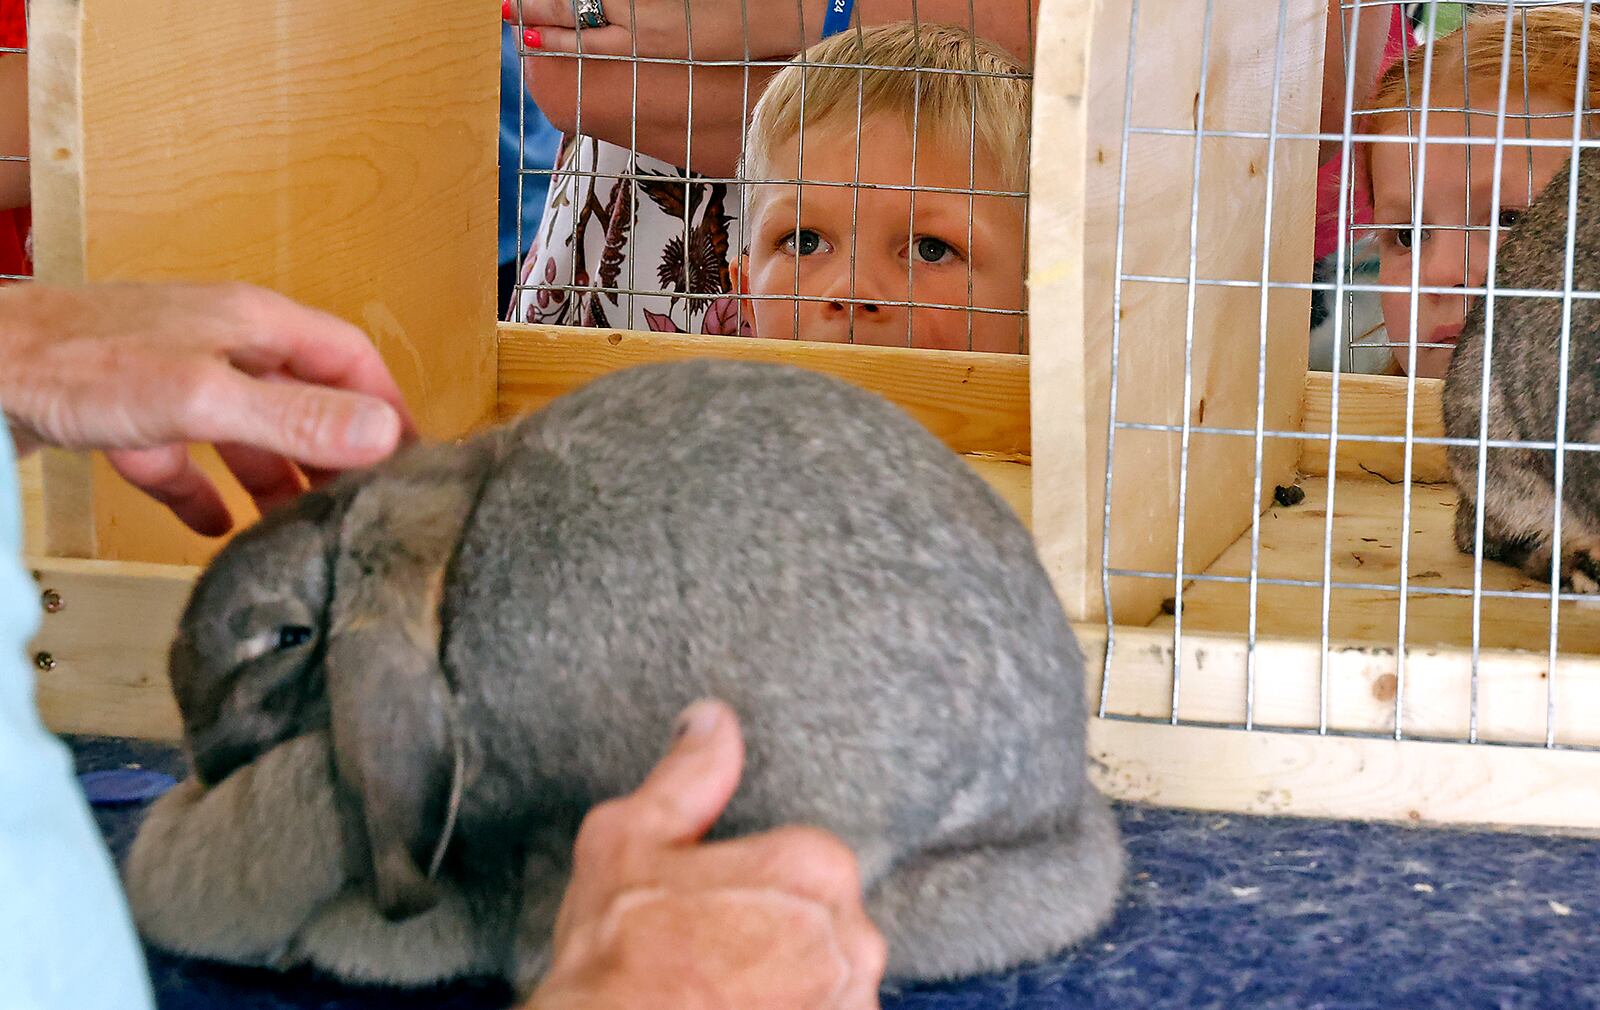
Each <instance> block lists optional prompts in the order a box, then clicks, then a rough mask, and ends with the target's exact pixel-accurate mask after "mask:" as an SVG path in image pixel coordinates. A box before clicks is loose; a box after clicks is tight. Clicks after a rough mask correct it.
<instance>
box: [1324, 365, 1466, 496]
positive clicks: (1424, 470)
mask: <svg viewBox="0 0 1600 1010" xmlns="http://www.w3.org/2000/svg"><path fill="white" fill-rule="evenodd" d="M1416 386H1417V390H1416V395H1415V402H1414V406H1413V408H1412V410H1413V413H1412V417H1413V422H1412V427H1411V430H1412V432H1413V437H1414V438H1443V437H1444V414H1443V396H1444V380H1443V379H1417V380H1416ZM1304 414H1305V422H1304V427H1303V428H1302V430H1303V431H1306V432H1316V433H1318V434H1323V435H1326V434H1328V433H1329V432H1330V431H1332V430H1333V376H1332V375H1331V374H1330V373H1328V372H1307V373H1306V384H1305V407H1304ZM1405 433H1406V379H1405V378H1404V377H1401V376H1390V375H1341V376H1340V377H1339V434H1340V435H1394V436H1402V437H1403V436H1404V435H1405ZM1334 468H1335V471H1336V472H1337V473H1338V474H1339V476H1341V477H1346V476H1349V477H1361V476H1368V477H1371V476H1378V477H1382V478H1384V479H1386V480H1391V481H1398V480H1401V479H1403V478H1404V476H1405V443H1403V442H1361V441H1354V442H1352V441H1347V440H1342V439H1341V441H1340V442H1339V445H1338V446H1337V450H1336V456H1335V458H1334ZM1300 472H1302V473H1306V474H1311V475H1314V476H1319V477H1326V476H1327V475H1328V442H1327V440H1326V439H1307V440H1305V441H1304V442H1302V443H1301V451H1300ZM1411 479H1412V480H1413V481H1417V482H1420V483H1438V482H1440V481H1447V480H1449V479H1450V468H1449V466H1448V465H1447V464H1446V463H1445V453H1444V446H1442V445H1413V446H1412V447H1411Z"/></svg>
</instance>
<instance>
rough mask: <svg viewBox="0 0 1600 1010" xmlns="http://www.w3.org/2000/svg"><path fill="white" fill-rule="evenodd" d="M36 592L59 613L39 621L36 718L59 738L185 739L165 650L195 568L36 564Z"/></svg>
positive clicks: (34, 651) (33, 651) (32, 651)
mask: <svg viewBox="0 0 1600 1010" xmlns="http://www.w3.org/2000/svg"><path fill="white" fill-rule="evenodd" d="M33 572H34V580H35V582H36V583H37V585H38V588H39V591H40V593H41V594H42V593H44V592H45V591H47V590H48V591H52V592H54V593H56V594H58V595H59V597H60V599H61V603H62V606H61V608H60V609H59V610H58V611H56V612H55V613H45V614H44V615H43V617H42V618H41V624H40V627H39V633H38V635H37V636H36V637H35V638H34V640H33V642H32V644H31V645H30V646H29V651H28V655H29V657H30V659H33V658H36V657H38V656H39V655H40V654H45V655H47V656H48V657H49V659H50V661H51V662H50V663H49V664H47V665H49V667H50V668H49V669H37V672H36V676H37V678H38V690H37V696H38V702H39V711H40V713H41V714H42V716H43V717H44V721H45V724H46V725H47V726H48V727H49V728H50V729H51V730H53V731H55V732H57V733H93V734H104V735H110V736H125V737H134V738H136V739H143V740H177V739H178V738H179V737H181V736H182V725H181V723H180V722H179V719H178V709H177V705H176V703H175V702H174V701H173V699H172V690H171V687H170V686H169V681H168V679H167V646H168V645H169V644H170V643H171V641H172V635H173V631H174V630H175V629H176V628H177V624H178V615H179V614H180V613H181V612H182V610H183V605H184V602H185V601H186V600H187V599H188V596H189V590H190V587H191V586H192V585H193V582H194V577H195V574H196V570H195V569H193V568H189V567H185V566H179V565H154V564H141V563H137V562H127V561H116V562H112V561H82V560H63V559H59V558H49V559H35V560H34V561H33Z"/></svg>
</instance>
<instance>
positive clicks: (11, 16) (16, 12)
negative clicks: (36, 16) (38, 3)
mask: <svg viewBox="0 0 1600 1010" xmlns="http://www.w3.org/2000/svg"><path fill="white" fill-rule="evenodd" d="M27 45H28V15H27V8H26V3H25V0H0V48H5V49H23V48H26V46H27Z"/></svg>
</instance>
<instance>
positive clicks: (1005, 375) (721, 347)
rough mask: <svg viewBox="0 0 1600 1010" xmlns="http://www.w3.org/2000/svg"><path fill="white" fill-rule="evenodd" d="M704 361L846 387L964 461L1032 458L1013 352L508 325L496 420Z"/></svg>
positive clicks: (1024, 380)
mask: <svg viewBox="0 0 1600 1010" xmlns="http://www.w3.org/2000/svg"><path fill="white" fill-rule="evenodd" d="M703 356H709V357H719V358H744V359H748V360H753V361H778V362H784V363H787V364H791V365H798V366H800V367H802V368H810V369H813V370H815V371H819V372H825V373H827V374H829V375H833V376H837V377H838V378H841V379H845V380H846V381H849V382H852V383H855V384H856V385H858V386H861V387H862V388H864V389H869V390H871V391H873V392H875V393H878V394H880V395H882V396H885V397H887V398H888V399H890V400H892V401H894V402H895V403H897V404H899V405H900V406H901V407H903V408H905V409H906V410H907V411H908V412H909V413H910V414H911V415H912V416H913V417H915V418H916V419H917V420H919V421H921V422H922V423H923V424H924V425H926V426H927V427H928V428H929V429H930V430H931V431H933V433H934V434H935V435H938V436H939V437H940V438H941V439H943V440H944V442H945V443H946V444H947V445H949V446H950V448H952V449H953V450H955V451H956V452H959V453H963V454H967V453H983V454H987V455H990V456H994V457H997V458H1024V457H1026V455H1027V453H1028V448H1029V426H1028V359H1027V358H1026V357H1025V356H1022V355H1015V354H979V353H973V352H968V351H929V350H920V349H912V348H903V347H868V346H865V345H850V344H826V343H806V342H802V341H792V340H757V339H751V338H748V337H706V336H682V335H676V334H671V335H669V334H650V333H632V332H628V331H624V330H591V329H575V328H567V327H547V326H521V325H512V324H502V325H501V327H500V352H499V359H500V392H499V410H500V414H501V416H502V417H510V416H515V415H517V414H522V413H526V412H528V411H532V410H537V409H538V408H540V407H542V406H544V405H545V404H547V403H549V402H550V401H551V400H553V399H555V398H556V397H557V396H560V395H561V394H563V393H567V392H570V391H571V390H573V389H576V388H578V387H579V386H581V385H583V384H585V383H587V382H589V381H590V380H592V379H596V378H599V377H600V376H602V375H605V374H606V373H608V372H613V371H616V370H617V369H620V368H626V367H629V366H632V365H641V364H645V363H647V362H656V361H678V360H683V359H686V358H693V357H703Z"/></svg>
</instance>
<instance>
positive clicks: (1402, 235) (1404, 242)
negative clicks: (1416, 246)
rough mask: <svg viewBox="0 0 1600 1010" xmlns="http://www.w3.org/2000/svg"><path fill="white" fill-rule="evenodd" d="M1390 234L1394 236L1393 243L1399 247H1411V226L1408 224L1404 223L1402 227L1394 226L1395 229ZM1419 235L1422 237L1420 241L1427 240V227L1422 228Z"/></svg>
mask: <svg viewBox="0 0 1600 1010" xmlns="http://www.w3.org/2000/svg"><path fill="white" fill-rule="evenodd" d="M1391 234H1392V235H1393V236H1394V241H1395V244H1397V245H1398V246H1400V248H1402V249H1410V248H1411V226H1410V225H1406V226H1405V227H1403V228H1395V229H1393V230H1392V232H1391ZM1421 237H1422V241H1424V242H1426V241H1427V240H1428V229H1426V228H1424V229H1422V236H1421Z"/></svg>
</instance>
